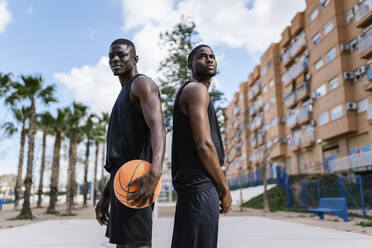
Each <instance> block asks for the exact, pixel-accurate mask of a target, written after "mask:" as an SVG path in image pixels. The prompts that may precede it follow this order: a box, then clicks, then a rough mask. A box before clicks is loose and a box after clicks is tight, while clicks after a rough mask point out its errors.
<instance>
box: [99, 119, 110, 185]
mask: <svg viewBox="0 0 372 248" xmlns="http://www.w3.org/2000/svg"><path fill="white" fill-rule="evenodd" d="M109 121H110V115H109V114H108V113H105V112H103V113H102V117H101V125H102V127H103V132H104V135H106V133H107V126H108V124H109ZM104 138H105V140H104V141H103V142H102V156H101V159H102V167H101V180H102V179H103V171H104V166H105V163H106V154H105V151H106V137H104Z"/></svg>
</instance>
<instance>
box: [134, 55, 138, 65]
mask: <svg viewBox="0 0 372 248" xmlns="http://www.w3.org/2000/svg"><path fill="white" fill-rule="evenodd" d="M137 63H138V56H137V55H136V56H135V57H134V64H135V65H137Z"/></svg>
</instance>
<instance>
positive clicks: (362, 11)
mask: <svg viewBox="0 0 372 248" xmlns="http://www.w3.org/2000/svg"><path fill="white" fill-rule="evenodd" d="M371 7H372V0H365V1H363V2H362V3H361V4H360V5H358V8H356V10H355V21H356V22H359V21H360V20H361V19H362V18H363V17H364V16H365V15H366V14H367V13H368V12H369V11H370V10H371Z"/></svg>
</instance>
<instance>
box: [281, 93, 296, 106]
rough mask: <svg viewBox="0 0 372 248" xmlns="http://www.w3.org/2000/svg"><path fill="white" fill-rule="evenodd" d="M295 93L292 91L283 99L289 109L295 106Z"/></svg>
mask: <svg viewBox="0 0 372 248" xmlns="http://www.w3.org/2000/svg"><path fill="white" fill-rule="evenodd" d="M296 99H297V98H296V92H295V91H293V92H292V93H291V94H289V95H288V96H287V97H286V98H284V103H285V106H286V107H287V108H291V107H293V106H294V105H295V104H296Z"/></svg>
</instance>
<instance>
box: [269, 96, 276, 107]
mask: <svg viewBox="0 0 372 248" xmlns="http://www.w3.org/2000/svg"><path fill="white" fill-rule="evenodd" d="M275 103H276V101H275V97H272V98H271V99H270V104H271V105H272V106H274V105H275Z"/></svg>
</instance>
